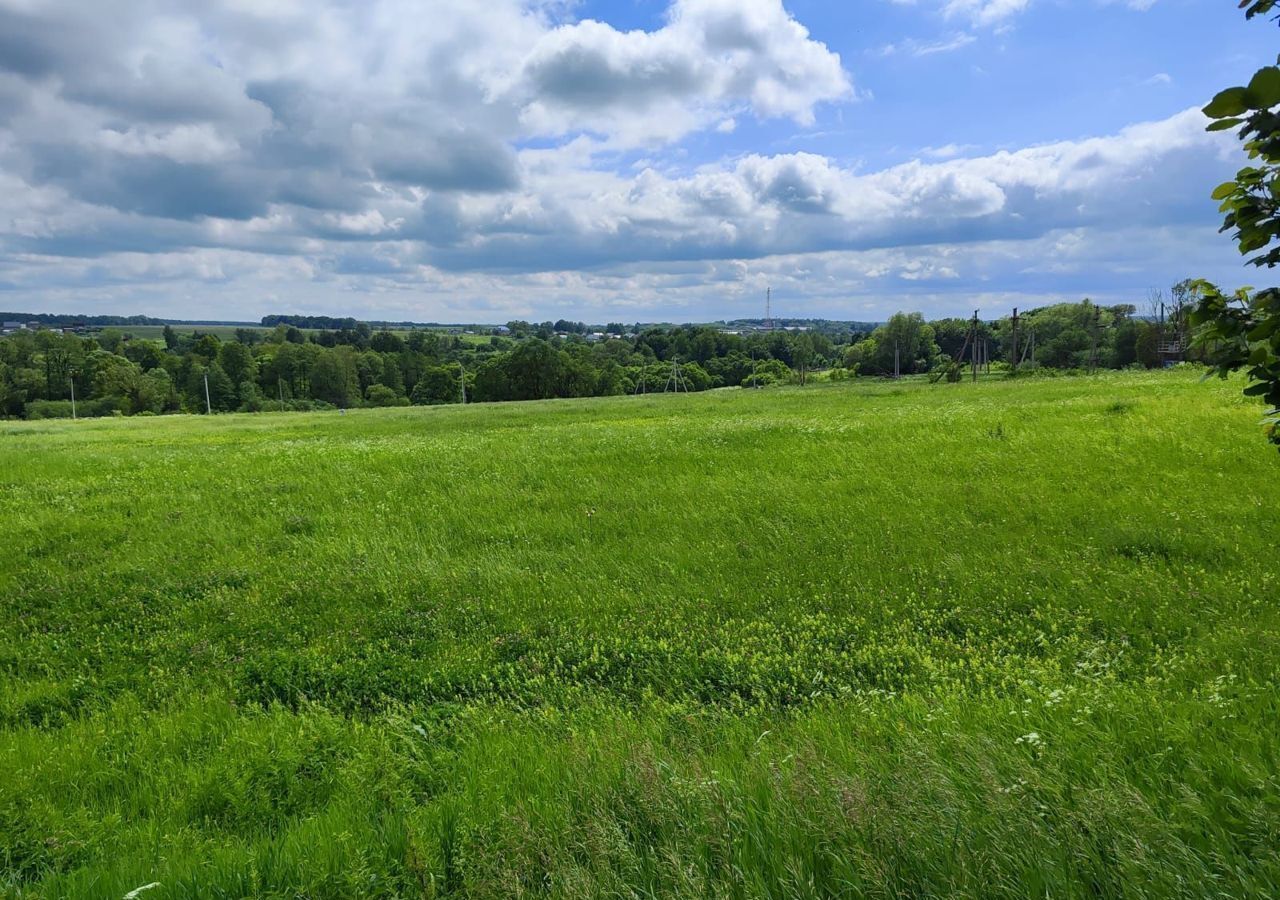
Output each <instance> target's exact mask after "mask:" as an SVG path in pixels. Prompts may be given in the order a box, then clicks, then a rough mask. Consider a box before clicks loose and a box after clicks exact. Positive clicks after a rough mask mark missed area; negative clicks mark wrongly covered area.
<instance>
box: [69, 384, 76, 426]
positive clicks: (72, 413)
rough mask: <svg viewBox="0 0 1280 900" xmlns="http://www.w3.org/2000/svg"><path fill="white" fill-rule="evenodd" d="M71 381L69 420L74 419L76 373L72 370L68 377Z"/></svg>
mask: <svg viewBox="0 0 1280 900" xmlns="http://www.w3.org/2000/svg"><path fill="white" fill-rule="evenodd" d="M69 381H70V382H71V421H72V422H74V421H75V420H76V373H75V372H72V373H71V377H70V379H69Z"/></svg>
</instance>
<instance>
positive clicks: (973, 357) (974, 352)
mask: <svg viewBox="0 0 1280 900" xmlns="http://www.w3.org/2000/svg"><path fill="white" fill-rule="evenodd" d="M970 333H971V334H972V335H973V346H972V349H971V350H970V353H969V360H970V364H971V366H972V367H973V380H974V382H977V380H978V311H977V310H976V309H975V310H974V311H973V326H972V327H971V328H970Z"/></svg>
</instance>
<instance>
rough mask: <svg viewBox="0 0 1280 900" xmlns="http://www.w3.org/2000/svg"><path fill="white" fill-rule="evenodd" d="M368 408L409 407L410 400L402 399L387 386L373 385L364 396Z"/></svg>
mask: <svg viewBox="0 0 1280 900" xmlns="http://www.w3.org/2000/svg"><path fill="white" fill-rule="evenodd" d="M364 398H365V404H366V405H367V406H408V405H409V398H408V397H401V396H400V395H399V394H397V393H396V392H395V391H393V390H392V389H391V388H389V387H387V386H386V385H385V384H371V385H369V389H368V390H367V391H365V394H364Z"/></svg>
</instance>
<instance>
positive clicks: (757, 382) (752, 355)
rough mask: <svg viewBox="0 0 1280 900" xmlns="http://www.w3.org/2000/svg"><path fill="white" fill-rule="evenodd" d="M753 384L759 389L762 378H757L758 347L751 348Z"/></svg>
mask: <svg viewBox="0 0 1280 900" xmlns="http://www.w3.org/2000/svg"><path fill="white" fill-rule="evenodd" d="M751 386H752V387H753V388H756V389H757V390H758V389H759V387H760V379H758V378H756V348H755V347H752V348H751Z"/></svg>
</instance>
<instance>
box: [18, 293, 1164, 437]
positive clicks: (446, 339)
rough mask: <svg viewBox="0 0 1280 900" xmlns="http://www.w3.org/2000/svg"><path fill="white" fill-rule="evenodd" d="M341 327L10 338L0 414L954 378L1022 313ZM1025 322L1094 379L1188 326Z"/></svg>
mask: <svg viewBox="0 0 1280 900" xmlns="http://www.w3.org/2000/svg"><path fill="white" fill-rule="evenodd" d="M1178 308H1181V307H1178ZM1172 321H1175V322H1176V321H1178V320H1176V319H1173V320H1172ZM341 324H342V326H343V327H340V328H334V329H321V330H312V331H303V330H302V329H301V328H299V327H297V325H294V324H288V323H286V322H283V321H282V322H279V323H277V324H276V325H275V327H274V328H272V329H270V330H262V329H252V328H241V329H237V330H236V331H235V333H234V337H233V338H230V339H226V340H223V339H220V338H219V337H217V336H216V335H214V334H208V333H205V334H201V333H200V332H198V331H197V332H193V333H179V332H177V331H176V330H175V329H174V328H173V327H172V326H166V327H165V329H164V335H163V339H162V340H146V339H139V338H133V337H131V336H130V335H129V334H128V333H127V330H124V329H119V328H108V329H106V330H104V331H102V332H101V333H99V334H97V335H95V336H92V337H86V336H82V335H73V334H63V333H60V332H57V331H54V330H40V331H34V332H18V333H16V334H13V335H10V336H8V337H6V338H4V339H2V340H0V415H3V416H5V417H9V418H50V417H63V416H70V415H71V414H72V402H73V394H74V400H75V403H76V413H77V414H78V415H82V416H101V415H113V414H120V415H139V414H162V413H171V412H195V413H200V412H205V411H206V410H212V411H213V412H231V411H244V412H252V411H259V410H269V409H293V410H308V409H327V408H335V407H337V408H346V407H358V406H408V405H410V404H413V405H434V404H447V403H462V402H489V401H502V400H539V399H550V398H555V397H596V396H608V395H617V394H631V393H641V392H657V391H662V390H663V389H664V387H665V386H666V385H667V383H668V381H669V380H670V378H671V375H672V370H673V366H674V365H675V364H678V365H679V367H680V374H681V376H682V379H681V381H682V384H683V385H684V386H686V387H687V389H688V390H691V391H704V390H709V389H712V388H719V387H750V386H756V385H760V386H763V385H769V384H776V383H784V382H789V383H798V384H804V383H806V382H807V381H808V380H809V379H810V378H812V377H813V375H814V374H815V373H817V372H820V371H825V372H827V373H828V377H832V378H842V377H849V376H853V375H869V376H884V375H892V374H894V373H895V371H896V372H897V373H900V374H903V375H909V374H914V373H922V372H936V373H944V372H948V371H954V370H955V369H956V367H957V366H959V365H961V364H962V363H963V362H964V360H968V359H970V358H971V355H972V346H973V343H974V342H975V341H977V342H979V343H980V345H981V347H982V353H983V354H984V355H985V356H986V357H989V358H990V359H991V360H992V361H994V362H995V365H996V366H997V367H999V366H1001V365H1002V364H1006V365H1007V363H1005V362H1004V361H1008V360H1009V358H1010V354H1011V353H1012V341H1013V324H1012V321H1011V320H1010V319H1009V318H1006V319H1002V320H1000V321H996V322H982V321H979V322H977V323H976V326H975V323H974V322H973V320H965V319H939V320H935V321H931V322H928V321H925V319H924V317H923V316H921V315H920V314H919V313H911V314H908V313H898V314H896V315H895V316H893V317H892V318H891V319H890V320H889V321H888V322H887V323H885V324H883V325H880V326H878V327H875V328H873V329H871V330H869V331H852V332H850V331H843V332H838V333H835V334H829V333H827V332H825V331H824V330H808V331H798V330H797V331H772V332H760V331H757V332H748V333H732V332H726V331H724V330H722V329H719V328H715V327H709V326H697V325H685V326H657V327H647V328H639V327H637V328H636V329H635V330H632V329H630V328H624V327H623V326H621V325H615V326H612V327H611V328H610V330H609V331H608V332H606V333H605V334H604V335H603V336H600V335H597V334H593V333H592V334H589V337H590V338H593V339H589V337H588V335H586V334H584V333H583V332H585V331H586V329H585V328H583V329H581V330H579V329H577V328H571V329H567V331H568V333H567V334H566V335H564V336H561V335H558V334H556V333H555V332H554V331H549V329H548V328H544V327H543V325H536V326H535V325H529V324H528V323H510V324H511V326H514V327H509V329H508V330H509V331H510V335H511V336H509V337H508V336H503V335H490V336H487V337H481V336H466V337H464V336H460V335H453V334H446V333H442V332H437V331H428V330H414V331H411V332H409V333H407V334H404V333H397V332H394V331H391V330H388V329H377V330H375V329H374V328H372V327H370V325H368V324H367V323H361V322H354V321H353V320H342V321H341ZM543 324H544V325H550V326H553V325H555V324H560V323H543ZM565 324H571V323H565ZM1019 327H1020V331H1021V335H1022V337H1021V341H1022V343H1021V347H1022V349H1021V350H1020V351H1019V352H1020V355H1021V356H1022V357H1023V358H1022V359H1021V360H1020V362H1021V364H1022V368H1023V369H1029V368H1031V367H1032V365H1033V364H1034V366H1035V367H1041V368H1054V369H1076V368H1080V369H1083V368H1124V367H1127V366H1148V367H1152V366H1157V365H1160V364H1161V363H1162V359H1163V358H1162V355H1161V352H1160V344H1161V340H1162V338H1164V337H1167V336H1168V334H1169V333H1170V329H1171V328H1174V327H1182V326H1181V325H1180V324H1177V325H1176V326H1175V325H1170V324H1168V323H1166V324H1165V325H1164V326H1161V325H1160V324H1159V323H1158V322H1155V321H1150V320H1148V319H1147V318H1142V317H1139V316H1137V315H1136V310H1135V308H1134V307H1133V306H1109V307H1099V306H1096V305H1094V304H1092V303H1090V302H1089V301H1087V300H1086V301H1084V302H1083V303H1078V304H1059V305H1056V306H1050V307H1045V308H1041V309H1038V310H1034V311H1030V312H1028V313H1025V314H1024V315H1022V316H1021V317H1020V325H1019ZM467 338H470V339H467ZM1028 350H1030V351H1031V354H1032V355H1033V356H1034V362H1033V361H1032V360H1031V359H1027V358H1026V357H1027V355H1028ZM962 355H963V356H964V360H960V357H961V356H962Z"/></svg>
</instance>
